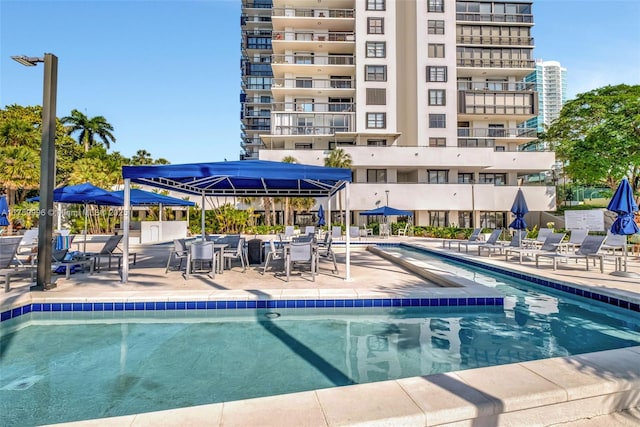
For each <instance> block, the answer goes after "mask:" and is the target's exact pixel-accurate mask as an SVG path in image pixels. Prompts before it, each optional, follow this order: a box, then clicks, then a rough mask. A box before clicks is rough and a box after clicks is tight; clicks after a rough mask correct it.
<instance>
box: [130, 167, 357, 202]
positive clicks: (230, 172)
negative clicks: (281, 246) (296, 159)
mask: <svg viewBox="0 0 640 427" xmlns="http://www.w3.org/2000/svg"><path fill="white" fill-rule="evenodd" d="M122 176H123V177H124V178H129V179H130V180H131V182H135V183H139V184H147V185H150V186H153V187H158V188H164V189H167V190H176V191H180V192H182V193H187V194H198V195H203V196H238V197H242V196H244V197H264V196H273V197H278V196H300V197H322V196H325V197H326V196H328V195H332V194H334V193H336V192H337V191H339V190H340V189H341V188H342V187H343V186H344V184H345V183H346V182H351V169H347V168H330V167H324V166H310V165H300V164H296V163H282V162H271V161H266V160H241V161H234V162H216V163H191V164H182V165H154V166H123V167H122Z"/></svg>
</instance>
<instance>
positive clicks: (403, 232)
mask: <svg viewBox="0 0 640 427" xmlns="http://www.w3.org/2000/svg"><path fill="white" fill-rule="evenodd" d="M408 231H409V223H407V224H405V226H404V227H403V228H398V231H397V235H398V236H406V235H407V232H408Z"/></svg>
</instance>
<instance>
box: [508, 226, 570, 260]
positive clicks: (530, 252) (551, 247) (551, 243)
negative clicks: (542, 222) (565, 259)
mask: <svg viewBox="0 0 640 427" xmlns="http://www.w3.org/2000/svg"><path fill="white" fill-rule="evenodd" d="M565 235H566V234H565V233H551V234H550V235H549V236H547V238H546V239H545V240H544V243H543V244H542V246H541V247H540V249H535V248H532V247H529V248H527V247H522V248H508V249H505V251H504V256H505V258H504V259H505V261H509V257H510V256H514V255H516V254H517V255H518V259H519V261H520V264H522V257H523V256H535V255H537V254H540V253H556V252H558V249H559V248H560V243H561V242H562V239H564V236H565Z"/></svg>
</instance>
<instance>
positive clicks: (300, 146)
mask: <svg viewBox="0 0 640 427" xmlns="http://www.w3.org/2000/svg"><path fill="white" fill-rule="evenodd" d="M295 149H296V150H311V149H313V144H309V143H307V142H296V143H295Z"/></svg>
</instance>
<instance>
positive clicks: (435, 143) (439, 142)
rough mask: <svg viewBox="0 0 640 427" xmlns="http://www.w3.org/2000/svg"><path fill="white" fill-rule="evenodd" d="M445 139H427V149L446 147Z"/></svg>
mask: <svg viewBox="0 0 640 427" xmlns="http://www.w3.org/2000/svg"><path fill="white" fill-rule="evenodd" d="M446 146H447V138H429V147H446Z"/></svg>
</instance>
